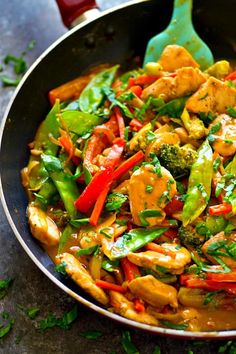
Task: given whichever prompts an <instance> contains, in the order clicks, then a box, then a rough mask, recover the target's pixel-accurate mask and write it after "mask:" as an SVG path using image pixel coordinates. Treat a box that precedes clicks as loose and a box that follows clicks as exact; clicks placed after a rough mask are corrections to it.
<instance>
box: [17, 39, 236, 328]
mask: <svg viewBox="0 0 236 354" xmlns="http://www.w3.org/2000/svg"><path fill="white" fill-rule="evenodd" d="M49 100H50V103H51V104H52V109H51V110H50V112H49V113H48V115H47V116H46V118H45V119H44V121H43V122H42V123H41V125H40V127H39V128H38V131H37V133H36V136H35V139H34V141H33V142H32V143H30V144H29V147H30V158H29V162H28V165H27V167H25V168H24V169H23V170H22V183H23V185H24V187H25V189H26V191H27V194H28V197H29V205H28V209H27V215H28V221H29V226H30V230H31V232H32V235H33V236H34V237H35V238H36V239H37V240H39V241H40V243H41V244H42V246H43V247H44V248H45V249H46V251H47V252H48V254H49V255H50V256H51V258H52V259H53V261H54V262H55V264H56V269H57V270H58V271H59V272H60V273H62V274H63V275H62V276H64V275H67V276H68V277H70V278H71V279H72V280H73V281H74V282H75V283H76V284H77V285H78V286H79V287H81V288H82V289H83V290H84V291H85V292H87V293H88V294H89V295H90V296H91V297H92V298H94V299H95V300H96V301H97V302H98V303H100V304H102V305H104V306H106V307H107V308H108V309H109V310H110V311H112V312H114V313H117V314H119V315H121V316H124V317H126V318H128V319H131V320H134V321H138V322H142V323H145V324H150V325H154V326H160V327H170V328H174V329H179V330H187V331H202V330H223V329H225V330H226V329H235V328H236V155H235V152H236V120H235V118H236V71H233V68H232V67H231V66H230V63H229V62H228V61H226V60H222V61H218V62H215V64H214V65H213V66H211V67H209V68H208V69H207V70H206V71H204V72H203V71H201V70H200V68H199V65H198V63H197V62H196V61H195V60H194V59H193V58H192V56H191V55H190V54H189V53H188V52H187V51H186V50H185V49H184V48H183V47H180V46H177V45H170V46H167V47H166V48H165V49H164V51H163V53H162V56H161V58H160V60H159V62H156V63H148V64H147V65H146V66H145V68H144V69H142V68H140V67H136V68H134V69H132V70H130V71H128V72H122V68H121V67H120V66H119V65H115V66H109V65H102V66H98V67H96V68H95V69H94V70H91V71H90V72H89V73H88V74H87V75H84V76H81V77H79V78H77V79H75V80H73V81H70V82H68V83H65V84H64V85H62V86H60V87H58V88H55V89H53V90H51V91H50V92H49Z"/></svg>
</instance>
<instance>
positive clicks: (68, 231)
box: [57, 224, 76, 254]
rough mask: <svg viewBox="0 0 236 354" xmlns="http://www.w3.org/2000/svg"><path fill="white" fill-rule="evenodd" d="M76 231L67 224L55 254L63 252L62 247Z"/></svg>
mask: <svg viewBox="0 0 236 354" xmlns="http://www.w3.org/2000/svg"><path fill="white" fill-rule="evenodd" d="M75 231H76V229H75V228H74V227H73V226H72V225H70V224H67V225H66V227H65V228H64V230H63V232H62V234H61V236H60V240H59V245H58V251H57V254H60V253H62V252H63V249H64V247H65V246H66V244H67V242H68V241H69V239H70V237H71V235H72V234H73V233H75Z"/></svg>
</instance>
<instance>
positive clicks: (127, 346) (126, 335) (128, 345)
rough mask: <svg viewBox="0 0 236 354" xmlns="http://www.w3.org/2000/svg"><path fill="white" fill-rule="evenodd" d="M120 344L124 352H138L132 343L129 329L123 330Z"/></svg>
mask: <svg viewBox="0 0 236 354" xmlns="http://www.w3.org/2000/svg"><path fill="white" fill-rule="evenodd" d="M121 345H122V347H123V349H124V351H125V353H126V354H139V351H138V350H137V348H136V347H135V346H134V344H133V343H132V340H131V335H130V332H129V331H124V332H123V333H122V338H121Z"/></svg>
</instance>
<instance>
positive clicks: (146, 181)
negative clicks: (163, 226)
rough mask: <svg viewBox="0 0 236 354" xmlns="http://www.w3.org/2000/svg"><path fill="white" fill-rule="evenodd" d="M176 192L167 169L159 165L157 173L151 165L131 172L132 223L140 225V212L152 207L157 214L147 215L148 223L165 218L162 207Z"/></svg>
mask: <svg viewBox="0 0 236 354" xmlns="http://www.w3.org/2000/svg"><path fill="white" fill-rule="evenodd" d="M147 186H149V190H148V191H147ZM176 193H177V190H176V182H175V180H174V178H173V177H172V175H171V174H170V172H169V171H168V170H167V169H165V168H164V167H161V168H160V174H159V175H158V171H156V170H155V167H154V166H153V165H151V164H147V165H144V166H141V167H140V168H139V169H138V170H136V171H135V172H134V173H133V174H132V176H131V178H130V183H129V202H130V210H131V214H132V216H133V221H134V223H135V224H136V225H140V226H142V224H143V223H142V220H141V219H140V213H141V212H143V211H145V210H146V209H152V210H153V211H154V210H155V211H156V214H158V215H156V216H153V217H148V218H147V219H148V220H147V222H148V224H149V225H150V226H153V225H158V224H160V223H161V222H162V221H163V220H164V218H165V212H164V211H163V208H164V207H165V206H166V204H167V203H168V202H169V201H170V200H171V199H172V198H173V196H174V195H175V194H176Z"/></svg>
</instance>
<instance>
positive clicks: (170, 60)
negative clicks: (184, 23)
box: [158, 44, 199, 72]
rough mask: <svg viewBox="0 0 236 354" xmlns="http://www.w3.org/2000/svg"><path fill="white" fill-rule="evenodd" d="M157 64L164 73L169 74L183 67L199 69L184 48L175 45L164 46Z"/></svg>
mask: <svg viewBox="0 0 236 354" xmlns="http://www.w3.org/2000/svg"><path fill="white" fill-rule="evenodd" d="M158 63H159V64H160V65H161V66H162V68H163V70H164V71H170V72H173V71H175V70H176V69H179V68H182V67H184V66H191V67H192V68H199V64H198V63H197V62H196V61H195V60H194V59H193V57H192V56H191V54H190V53H189V52H188V51H187V50H186V49H185V48H184V47H181V46H179V45H177V44H173V45H168V46H166V47H165V49H164V50H163V52H162V54H161V57H160V60H159V61H158Z"/></svg>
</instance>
